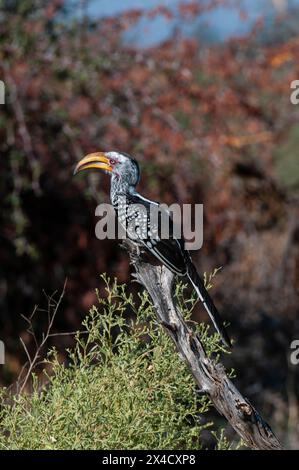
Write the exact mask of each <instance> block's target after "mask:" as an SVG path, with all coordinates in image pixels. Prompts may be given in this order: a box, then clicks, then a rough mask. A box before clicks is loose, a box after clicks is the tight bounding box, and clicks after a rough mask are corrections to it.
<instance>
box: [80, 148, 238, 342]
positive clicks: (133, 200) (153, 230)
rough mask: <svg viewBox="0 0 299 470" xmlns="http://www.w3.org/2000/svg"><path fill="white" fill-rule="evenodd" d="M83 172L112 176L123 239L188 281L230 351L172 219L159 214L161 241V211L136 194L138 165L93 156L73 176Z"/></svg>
mask: <svg viewBox="0 0 299 470" xmlns="http://www.w3.org/2000/svg"><path fill="white" fill-rule="evenodd" d="M83 170H102V171H104V172H105V173H108V174H110V175H111V187H110V199H111V203H112V205H113V207H114V209H115V212H116V215H117V218H118V221H119V223H120V225H121V226H122V227H123V228H124V230H125V233H126V236H127V237H128V238H129V239H131V240H132V241H133V242H134V243H137V244H138V245H139V246H140V247H142V248H144V251H146V252H149V253H151V254H152V255H154V256H155V257H156V258H157V259H158V260H159V261H160V262H162V264H164V265H165V266H166V267H167V268H168V269H170V271H172V272H173V273H175V274H177V275H179V276H187V277H188V278H189V280H190V281H191V283H192V285H193V287H194V289H195V291H196V292H197V295H198V297H199V298H200V300H201V302H202V303H203V305H204V306H205V308H206V310H207V312H208V314H209V316H210V318H211V320H212V321H213V324H214V326H215V328H216V330H217V331H218V333H219V334H220V336H221V338H222V341H223V342H224V344H225V345H226V346H228V347H231V341H230V339H229V336H228V334H227V332H226V330H225V327H224V325H223V321H222V319H221V316H220V314H219V312H218V310H217V309H216V307H215V305H214V303H213V301H212V299H211V297H210V295H209V293H208V291H207V289H206V288H205V286H204V283H203V281H202V279H201V278H200V276H199V274H198V272H197V270H196V268H195V266H194V264H193V263H192V260H191V256H190V253H189V251H188V250H187V249H186V248H185V241H184V239H183V238H182V237H175V236H174V230H173V227H174V225H173V221H172V217H171V216H170V214H169V213H168V211H165V209H162V210H161V213H162V214H163V216H164V217H165V214H166V217H167V219H168V224H169V234H168V237H167V238H165V237H162V235H161V227H160V222H161V218H158V219H155V221H157V220H158V223H153V222H152V220H151V216H152V214H153V213H154V212H155V209H156V210H158V211H160V206H159V204H158V203H156V202H153V201H150V200H149V199H146V198H144V197H143V196H141V195H140V194H138V192H137V191H136V186H137V184H138V182H139V179H140V170H139V165H138V163H137V161H136V160H135V159H134V158H132V157H131V156H130V155H127V154H125V153H119V152H105V153H103V152H96V153H91V154H89V155H87V156H85V157H84V158H83V159H82V160H81V161H80V162H79V163H78V164H77V166H76V168H75V170H74V174H76V173H79V172H80V171H83ZM136 208H137V209H136ZM140 208H141V209H142V210H140ZM132 222H133V223H134V224H133V226H134V228H133V229H132Z"/></svg>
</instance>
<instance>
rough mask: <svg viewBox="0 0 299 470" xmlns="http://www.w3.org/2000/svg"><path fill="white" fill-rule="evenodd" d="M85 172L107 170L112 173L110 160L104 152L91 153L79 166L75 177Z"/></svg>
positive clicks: (75, 171)
mask: <svg viewBox="0 0 299 470" xmlns="http://www.w3.org/2000/svg"><path fill="white" fill-rule="evenodd" d="M84 170H106V171H110V172H111V171H112V167H111V165H110V162H109V158H107V157H106V155H105V154H104V153H103V152H95V153H89V154H88V155H86V156H85V157H84V158H82V160H80V161H79V163H78V164H77V166H76V168H75V170H74V175H76V174H77V173H79V172H80V171H84Z"/></svg>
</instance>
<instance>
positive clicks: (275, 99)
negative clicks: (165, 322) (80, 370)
mask: <svg viewBox="0 0 299 470" xmlns="http://www.w3.org/2000/svg"><path fill="white" fill-rule="evenodd" d="M298 20H299V1H295V0H293V1H291V0H290V1H288V0H264V1H263V0H250V1H249V0H244V1H225V0H222V1H221V0H213V1H212V0H206V1H205V0H202V1H199V0H197V1H188V0H185V1H176V0H173V1H170V0H168V1H167V0H165V1H162V0H160V1H159V0H143V1H138V0H126V1H125V0H114V1H108V0H99V1H92V0H90V1H88V0H85V1H84V0H82V1H73V0H65V1H63V0H54V1H38V0H23V1H15V0H2V1H0V79H1V80H2V81H3V82H4V83H5V87H6V103H5V105H0V153H1V157H0V195H1V212H0V228H1V232H0V240H1V245H0V339H1V340H2V341H4V342H5V346H6V364H5V366H1V368H0V382H1V383H2V384H3V385H4V384H5V385H9V384H11V383H12V382H13V381H14V380H15V379H16V377H17V376H18V374H19V373H20V370H21V367H22V364H23V363H24V362H25V360H26V356H25V353H24V350H23V348H22V346H21V343H20V340H19V337H20V336H21V337H22V338H23V340H24V342H25V343H26V344H27V347H28V348H29V350H30V348H31V347H34V345H32V344H31V342H30V337H29V336H28V334H27V333H26V322H25V321H24V319H23V318H22V316H21V315H25V316H29V315H30V314H31V312H32V311H33V309H34V307H35V305H39V306H40V308H41V309H43V308H45V309H46V304H47V298H46V296H45V293H47V294H52V293H53V292H54V291H58V292H60V291H61V290H62V288H63V284H64V282H65V280H66V279H67V287H66V293H65V296H64V300H63V304H62V306H61V308H60V311H59V314H58V316H57V318H56V320H55V325H54V331H56V332H68V331H74V330H76V329H79V328H80V327H81V321H82V319H83V318H84V317H85V315H86V313H87V311H88V309H89V308H90V307H91V305H92V304H93V303H94V302H96V296H95V291H94V289H95V288H96V287H98V288H99V289H100V291H101V289H103V287H102V284H101V280H100V274H101V273H103V272H107V273H108V274H109V275H110V276H117V277H118V279H119V281H120V282H126V283H127V282H128V283H129V282H130V267H129V264H128V257H127V255H126V254H125V253H124V252H123V251H122V250H121V249H120V248H119V247H118V245H117V243H116V242H114V241H109V240H105V241H98V240H97V239H96V238H95V235H94V227H95V223H96V221H97V219H96V217H95V216H94V210H95V206H96V204H97V203H99V202H102V201H106V202H107V201H108V197H109V194H108V190H109V181H108V179H107V178H106V177H105V176H104V177H101V176H100V175H98V174H96V175H88V176H87V175H86V174H84V175H82V177H81V176H78V177H76V178H73V176H72V173H73V169H74V165H75V164H76V162H77V161H78V160H79V159H80V158H82V156H84V154H86V153H87V152H91V151H94V150H106V151H107V150H120V151H124V152H128V153H130V154H131V155H133V156H135V157H136V158H137V159H138V161H139V162H140V165H141V169H142V182H141V184H140V187H139V190H140V192H141V193H142V194H143V195H144V196H146V197H149V198H151V199H154V200H158V201H162V202H165V203H169V204H170V203H172V202H178V203H180V204H183V203H203V204H204V244H203V248H202V249H201V250H200V251H199V252H196V253H193V258H194V261H195V263H196V265H197V266H198V268H199V271H200V272H201V273H203V272H204V271H207V272H209V271H212V270H213V269H214V268H216V267H220V266H222V269H221V271H220V272H219V273H218V274H217V277H216V279H215V282H214V287H213V292H212V295H213V297H214V299H215V302H216V304H217V305H218V307H219V309H220V311H221V312H223V316H224V317H225V318H226V319H227V320H228V321H229V323H230V327H229V331H230V333H231V335H232V337H233V338H234V339H235V348H234V351H233V354H232V355H231V356H229V357H228V358H226V365H227V366H228V367H234V369H235V370H236V374H237V378H236V383H237V385H238V386H239V387H240V388H241V390H242V392H243V393H244V394H245V396H248V398H249V399H250V400H251V401H252V402H253V403H254V404H255V405H256V407H257V408H258V409H259V411H260V412H261V413H262V415H263V416H264V418H266V419H267V420H268V421H269V422H270V423H271V426H272V427H273V429H274V430H275V432H276V433H277V434H278V436H279V437H280V438H281V439H282V440H283V442H284V444H285V445H287V446H288V447H291V448H299V428H298V422H299V405H298V397H299V390H298V389H299V387H298V378H299V373H298V371H299V366H297V367H296V366H294V365H292V364H290V360H289V357H290V352H291V350H290V343H291V341H292V340H294V339H299V308H298V301H299V220H298V212H299V211H298V196H299V191H298V190H299V158H298V157H299V155H298V152H299V151H298V148H299V147H298V139H299V121H298V118H299V105H297V106H296V105H293V104H291V102H290V94H291V91H292V90H291V89H290V83H291V82H292V81H293V80H296V79H299V60H298V51H299V34H298ZM135 289H136V287H135ZM196 316H197V318H198V319H200V320H204V321H207V318H206V315H205V314H204V312H203V311H202V310H201V309H200V308H199V309H198V311H197V312H196ZM46 322H47V314H46V313H45V312H43V311H42V310H41V312H39V315H38V319H37V327H38V328H39V329H40V332H42V331H43V328H44V326H45V325H46ZM53 345H55V346H56V347H57V348H58V349H59V351H60V352H61V357H62V359H63V357H64V350H65V348H66V347H70V346H71V345H72V335H70V336H57V337H53V338H50V339H49V344H48V346H49V347H51V346H53Z"/></svg>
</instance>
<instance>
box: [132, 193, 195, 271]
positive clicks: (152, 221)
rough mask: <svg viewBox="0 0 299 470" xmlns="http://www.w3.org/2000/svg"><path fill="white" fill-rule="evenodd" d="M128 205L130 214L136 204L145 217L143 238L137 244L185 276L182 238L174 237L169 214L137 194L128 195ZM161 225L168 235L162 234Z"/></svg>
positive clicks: (172, 223)
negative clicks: (141, 209)
mask: <svg viewBox="0 0 299 470" xmlns="http://www.w3.org/2000/svg"><path fill="white" fill-rule="evenodd" d="M128 204H129V206H131V213H133V214H134V212H135V209H134V207H135V208H136V206H135V204H138V205H141V206H142V207H143V208H144V210H145V213H146V215H147V220H146V224H145V225H146V226H145V227H144V231H143V236H140V238H139V239H138V242H139V243H141V244H142V245H143V246H144V247H146V248H147V250H148V251H150V252H151V253H152V254H153V255H154V256H155V257H156V258H158V259H159V260H160V261H161V262H162V263H163V264H165V266H166V267H168V269H170V270H171V271H173V272H175V273H176V274H179V275H180V276H182V275H184V274H186V261H185V249H184V243H185V242H184V239H183V238H182V237H181V238H175V237H174V233H175V229H174V228H175V227H174V222H173V219H172V217H171V214H170V213H169V212H168V211H166V210H165V209H164V207H161V206H160V205H159V204H158V203H155V202H152V201H149V200H148V199H145V198H143V197H142V196H140V195H139V194H134V195H130V197H129V200H128ZM129 211H130V209H129ZM163 223H164V228H165V226H166V227H168V234H164V233H163V230H164V229H162V226H163ZM165 235H166V237H165ZM164 237H165V238H164Z"/></svg>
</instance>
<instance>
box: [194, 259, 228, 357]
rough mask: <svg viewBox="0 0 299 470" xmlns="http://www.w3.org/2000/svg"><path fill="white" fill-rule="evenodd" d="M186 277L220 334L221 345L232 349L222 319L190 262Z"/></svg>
mask: <svg viewBox="0 0 299 470" xmlns="http://www.w3.org/2000/svg"><path fill="white" fill-rule="evenodd" d="M187 276H188V277H189V279H190V281H191V283H192V285H193V287H194V289H195V290H196V292H197V294H198V297H199V298H200V300H201V301H202V303H203V305H204V307H205V309H206V310H207V312H208V314H209V316H210V318H211V320H212V322H213V324H214V326H215V328H216V330H217V331H218V333H219V334H220V336H221V338H222V341H223V343H224V344H225V345H226V346H228V347H229V348H231V347H232V344H231V341H230V338H229V336H228V334H227V332H226V329H225V326H224V324H223V321H222V318H221V316H220V314H219V312H218V310H217V308H216V307H215V305H214V302H213V300H212V299H211V297H210V295H209V293H208V291H207V289H206V288H205V286H204V283H203V281H202V280H201V278H200V276H199V274H198V272H197V270H196V268H195V266H194V264H193V263H192V262H191V261H190V263H188V271H187Z"/></svg>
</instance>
